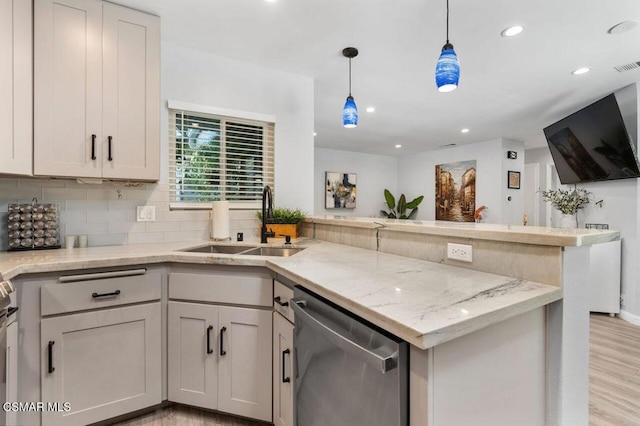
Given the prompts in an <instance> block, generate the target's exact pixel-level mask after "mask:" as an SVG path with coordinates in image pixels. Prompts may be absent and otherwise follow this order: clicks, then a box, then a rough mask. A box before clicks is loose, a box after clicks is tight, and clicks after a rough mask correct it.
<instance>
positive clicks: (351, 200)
mask: <svg viewBox="0 0 640 426" xmlns="http://www.w3.org/2000/svg"><path fill="white" fill-rule="evenodd" d="M357 180H358V179H357V175H356V174H355V173H344V172H325V179H324V182H325V183H324V186H325V201H324V208H325V209H355V208H356V194H357V190H356V189H357V188H356V185H357Z"/></svg>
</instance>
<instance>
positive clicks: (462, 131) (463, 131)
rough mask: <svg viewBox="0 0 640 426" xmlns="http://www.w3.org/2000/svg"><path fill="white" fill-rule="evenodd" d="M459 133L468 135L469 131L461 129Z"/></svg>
mask: <svg viewBox="0 0 640 426" xmlns="http://www.w3.org/2000/svg"><path fill="white" fill-rule="evenodd" d="M460 133H469V129H462V130H460Z"/></svg>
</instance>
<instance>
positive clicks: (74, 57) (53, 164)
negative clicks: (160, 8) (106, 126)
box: [33, 0, 102, 177]
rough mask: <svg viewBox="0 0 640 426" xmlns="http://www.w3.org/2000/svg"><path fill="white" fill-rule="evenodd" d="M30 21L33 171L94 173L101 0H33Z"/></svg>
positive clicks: (96, 163) (98, 126)
mask: <svg viewBox="0 0 640 426" xmlns="http://www.w3.org/2000/svg"><path fill="white" fill-rule="evenodd" d="M34 25H35V31H34V93H35V100H36V102H35V105H34V159H33V161H34V173H35V174H37V175H51V176H82V177H100V176H101V175H102V169H101V161H102V159H101V155H100V151H99V146H98V144H99V141H100V139H101V131H102V118H101V114H102V105H101V99H102V46H101V45H102V2H100V1H96V0H35V11H34ZM92 135H95V136H92Z"/></svg>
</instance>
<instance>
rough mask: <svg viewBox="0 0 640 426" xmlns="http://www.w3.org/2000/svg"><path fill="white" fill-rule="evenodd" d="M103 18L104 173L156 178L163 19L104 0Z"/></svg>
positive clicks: (157, 169)
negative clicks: (161, 20)
mask: <svg viewBox="0 0 640 426" xmlns="http://www.w3.org/2000/svg"><path fill="white" fill-rule="evenodd" d="M102 22H103V28H102V34H103V44H102V45H103V49H104V50H103V53H104V54H103V67H102V69H103V77H102V78H103V88H104V93H103V123H102V128H103V130H104V134H103V147H104V149H103V152H102V155H103V164H104V166H103V174H102V176H103V177H105V178H118V179H144V180H158V179H159V177H160V21H159V19H158V18H157V17H155V16H151V15H147V14H145V13H142V12H138V11H135V10H131V9H125V8H123V7H119V6H116V5H113V4H109V3H104V6H103V21H102ZM110 138H111V139H110ZM105 143H106V145H105Z"/></svg>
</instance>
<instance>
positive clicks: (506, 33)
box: [500, 25, 524, 37]
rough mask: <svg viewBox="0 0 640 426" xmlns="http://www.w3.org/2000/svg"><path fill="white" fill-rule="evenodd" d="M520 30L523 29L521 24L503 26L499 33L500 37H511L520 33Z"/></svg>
mask: <svg viewBox="0 0 640 426" xmlns="http://www.w3.org/2000/svg"><path fill="white" fill-rule="evenodd" d="M522 30H524V27H523V26H522V25H514V26H513V27H509V28H505V29H504V30H502V32H501V33H500V35H501V36H502V37H513V36H515V35H518V34H520V33H521V32H522Z"/></svg>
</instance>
